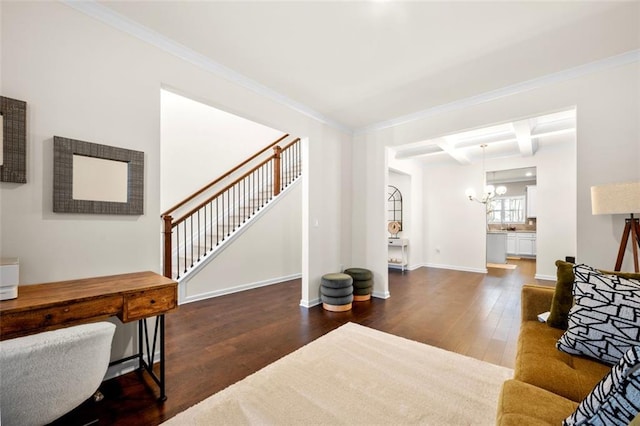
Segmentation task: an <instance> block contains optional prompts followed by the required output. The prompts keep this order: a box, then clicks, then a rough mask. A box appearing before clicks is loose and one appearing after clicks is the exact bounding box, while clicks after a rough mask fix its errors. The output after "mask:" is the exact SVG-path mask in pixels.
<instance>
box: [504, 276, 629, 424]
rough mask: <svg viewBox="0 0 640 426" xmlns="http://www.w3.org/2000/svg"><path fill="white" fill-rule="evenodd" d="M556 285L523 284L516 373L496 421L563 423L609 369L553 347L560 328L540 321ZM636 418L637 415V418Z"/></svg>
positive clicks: (508, 384)
mask: <svg viewBox="0 0 640 426" xmlns="http://www.w3.org/2000/svg"><path fill="white" fill-rule="evenodd" d="M553 294H554V288H552V287H544V286H538V285H530V284H527V285H524V286H523V288H522V323H521V326H520V335H519V337H518V349H517V355H516V363H515V368H514V377H513V379H511V380H508V381H506V382H505V383H504V385H503V387H502V391H501V395H500V399H499V401H498V413H497V424H498V425H502V426H511V425H514V426H515V425H518V426H522V425H561V424H562V421H563V420H564V419H565V418H567V417H568V416H569V415H571V413H573V412H574V411H575V409H576V408H577V407H578V404H579V402H580V401H581V400H582V399H584V398H585V397H586V396H587V395H588V394H589V392H591V390H592V389H593V387H594V386H595V385H596V384H597V383H598V382H599V381H600V380H601V379H602V378H603V377H604V376H605V375H606V374H607V373H608V372H609V371H610V370H611V367H610V366H608V365H606V364H603V363H600V362H597V361H594V360H591V359H588V358H584V357H580V356H575V355H569V354H567V353H564V352H561V351H559V350H558V349H557V348H556V342H557V341H558V339H559V338H560V336H562V334H563V332H564V331H563V330H561V329H557V328H553V327H549V326H548V325H547V324H545V323H542V322H540V321H538V315H539V314H540V313H543V312H546V311H548V310H549V307H550V306H551V300H552V298H553ZM636 420H637V419H636Z"/></svg>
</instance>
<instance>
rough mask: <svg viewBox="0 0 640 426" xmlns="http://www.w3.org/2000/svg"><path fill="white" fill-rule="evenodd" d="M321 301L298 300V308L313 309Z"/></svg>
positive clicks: (318, 299)
mask: <svg viewBox="0 0 640 426" xmlns="http://www.w3.org/2000/svg"><path fill="white" fill-rule="evenodd" d="M321 303H322V301H321V300H320V298H319V297H317V298H315V299H311V300H305V299H300V306H302V307H303V308H313V307H314V306H318V305H319V304H321Z"/></svg>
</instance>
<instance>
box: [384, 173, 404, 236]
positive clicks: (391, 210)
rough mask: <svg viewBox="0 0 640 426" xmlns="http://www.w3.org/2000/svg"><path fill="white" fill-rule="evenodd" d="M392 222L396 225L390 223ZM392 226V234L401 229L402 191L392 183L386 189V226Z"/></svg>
mask: <svg viewBox="0 0 640 426" xmlns="http://www.w3.org/2000/svg"><path fill="white" fill-rule="evenodd" d="M394 222H396V223H397V225H392V224H393V223H394ZM390 226H393V230H394V231H395V232H392V233H393V234H397V233H398V232H400V231H402V193H401V192H400V190H399V189H398V188H396V187H395V186H393V185H388V191H387V227H388V229H391V228H389V227H390Z"/></svg>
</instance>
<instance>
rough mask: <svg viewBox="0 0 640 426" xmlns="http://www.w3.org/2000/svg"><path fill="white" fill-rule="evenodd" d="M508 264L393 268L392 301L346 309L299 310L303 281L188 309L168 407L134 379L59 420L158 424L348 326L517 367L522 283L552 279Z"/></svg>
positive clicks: (176, 329)
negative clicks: (479, 269) (476, 268)
mask: <svg viewBox="0 0 640 426" xmlns="http://www.w3.org/2000/svg"><path fill="white" fill-rule="evenodd" d="M510 263H515V264H517V265H518V267H517V268H516V269H514V270H507V269H494V268H490V269H489V273H488V274H477V273H471V272H460V271H450V270H443V269H433V268H419V269H416V270H414V271H410V272H404V273H402V272H400V271H395V270H390V272H389V291H390V293H391V297H390V298H389V299H386V300H380V299H375V298H374V299H372V300H371V301H368V302H360V303H354V306H353V309H352V310H351V311H348V312H343V313H334V312H328V311H325V310H323V309H322V308H321V307H320V306H316V307H314V308H311V309H305V308H302V307H300V306H299V302H300V280H293V281H289V282H285V283H281V284H277V285H272V286H268V287H262V288H259V289H255V290H249V291H246V292H242V293H236V294H232V295H228V296H222V297H218V298H214V299H209V300H205V301H200V302H195V303H190V304H186V305H182V306H180V308H179V309H178V310H177V311H176V312H175V313H172V314H169V315H167V317H166V337H167V338H166V351H167V352H166V357H167V358H166V359H167V370H166V374H167V395H168V399H167V401H165V402H164V403H160V402H157V401H156V399H155V398H156V397H155V395H156V393H157V390H156V389H155V388H154V387H145V386H144V385H143V384H142V382H141V381H140V380H139V376H138V374H137V373H130V374H127V375H124V376H121V377H119V378H116V379H113V380H109V381H107V382H105V383H103V385H102V387H101V390H102V392H103V393H104V395H105V399H104V400H103V401H101V402H98V403H94V402H87V403H85V404H84V405H82V406H81V407H79V408H78V409H76V410H75V411H74V412H72V413H70V415H67V416H65V417H63V418H62V419H60V420H59V421H58V422H56V424H59V425H63V424H64V425H70V424H86V423H88V422H91V421H92V420H93V419H95V418H98V419H99V420H98V423H95V424H100V425H157V424H159V423H162V422H163V421H164V420H166V419H169V418H170V417H173V416H174V415H176V414H178V413H179V412H180V411H183V410H185V409H186V408H189V407H190V406H192V405H194V404H196V403H197V402H199V401H201V400H203V399H205V398H207V397H208V396H210V395H212V394H214V393H216V392H218V391H220V390H222V389H224V388H226V387H227V386H229V385H231V384H233V383H235V382H237V381H239V380H241V379H243V378H244V377H246V376H248V375H249V374H251V373H253V372H255V371H257V370H259V369H261V368H262V367H264V366H266V365H268V364H270V363H272V362H273V361H275V360H277V359H279V358H281V357H283V356H285V355H287V354H288V353H290V352H292V351H294V350H296V349H298V348H300V347H301V346H303V345H305V344H307V343H309V342H310V341H312V340H314V339H316V338H318V337H320V336H321V335H323V334H325V333H327V332H329V331H331V330H333V329H335V328H337V327H339V326H340V325H342V324H344V323H346V322H348V321H351V322H355V323H358V324H362V325H365V326H367V327H371V328H375V329H378V330H382V331H385V332H388V333H392V334H396V335H398V336H402V337H406V338H409V339H412V340H416V341H419V342H424V343H427V344H430V345H434V346H438V347H441V348H444V349H447V350H451V351H454V352H458V353H461V354H464V355H468V356H471V357H474V358H477V359H480V360H484V361H487V362H491V363H494V364H498V365H503V366H507V367H513V363H514V358H515V348H516V342H517V336H518V330H519V325H520V289H521V287H522V284H524V283H538V284H543V285H553V284H554V283H553V282H551V281H539V280H535V279H534V278H533V276H534V275H535V261H532V260H511V261H510Z"/></svg>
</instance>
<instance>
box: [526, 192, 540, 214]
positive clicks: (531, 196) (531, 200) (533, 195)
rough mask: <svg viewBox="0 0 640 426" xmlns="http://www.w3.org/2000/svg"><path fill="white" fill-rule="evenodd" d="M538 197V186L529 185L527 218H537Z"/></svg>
mask: <svg viewBox="0 0 640 426" xmlns="http://www.w3.org/2000/svg"><path fill="white" fill-rule="evenodd" d="M537 197H538V186H537V185H527V218H535V217H537V216H536V207H537V206H536V201H537V200H536V199H537Z"/></svg>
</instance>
